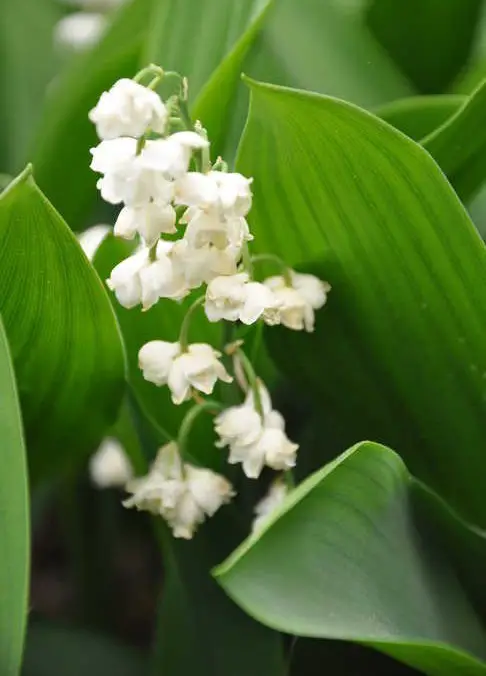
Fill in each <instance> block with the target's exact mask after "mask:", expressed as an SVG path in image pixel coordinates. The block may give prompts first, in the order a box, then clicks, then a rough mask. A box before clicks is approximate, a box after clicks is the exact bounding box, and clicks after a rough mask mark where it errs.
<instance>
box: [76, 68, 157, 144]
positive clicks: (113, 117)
mask: <svg viewBox="0 0 486 676" xmlns="http://www.w3.org/2000/svg"><path fill="white" fill-rule="evenodd" d="M89 119H90V120H91V122H93V123H94V124H95V125H96V132H97V134H98V136H99V138H100V139H103V140H106V139H115V138H118V137H120V136H133V137H135V138H139V137H140V136H143V135H144V134H145V133H146V132H147V131H148V130H152V131H155V132H157V133H159V134H162V133H163V132H164V131H165V127H166V124H167V119H168V112H167V108H166V107H165V105H164V103H163V102H162V100H161V98H160V96H159V95H158V94H157V93H156V92H154V91H153V90H152V89H149V88H148V87H144V86H143V85H141V84H139V83H138V82H135V81H134V80H129V79H128V78H122V79H121V80H118V82H115V84H114V85H113V86H112V87H111V89H110V90H109V91H107V92H103V94H102V95H101V96H100V99H99V101H98V103H97V104H96V106H95V107H94V108H93V109H92V110H91V111H90V113H89Z"/></svg>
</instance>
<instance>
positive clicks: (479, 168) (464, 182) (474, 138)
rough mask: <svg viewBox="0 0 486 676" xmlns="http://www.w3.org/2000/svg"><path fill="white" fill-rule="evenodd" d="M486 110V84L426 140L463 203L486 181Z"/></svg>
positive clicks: (425, 142) (425, 146)
mask: <svg viewBox="0 0 486 676" xmlns="http://www.w3.org/2000/svg"><path fill="white" fill-rule="evenodd" d="M485 108H486V81H484V82H483V83H482V84H481V85H480V86H479V87H478V89H476V91H475V92H473V93H472V94H471V96H470V97H468V98H467V99H466V101H465V102H464V104H463V105H462V106H461V108H460V109H459V110H458V111H457V112H456V113H455V114H454V115H453V116H452V117H450V118H449V119H448V120H446V121H445V122H444V124H443V125H442V126H440V127H439V128H438V129H436V130H435V131H433V132H431V133H430V134H429V135H428V136H427V137H426V138H425V139H423V140H422V145H423V146H424V148H426V149H427V150H428V151H429V153H430V154H431V155H432V156H433V157H434V158H435V159H436V161H437V163H438V164H439V165H440V167H441V169H442V170H443V171H444V173H445V174H446V175H447V177H448V178H449V181H450V182H451V183H452V185H453V186H454V188H455V190H456V192H457V193H458V195H459V196H460V197H461V198H462V199H463V200H466V199H468V198H470V197H471V196H472V195H473V194H474V193H475V192H476V191H477V190H478V188H479V187H480V186H481V184H482V183H483V182H484V181H485V179H486V159H485V156H486V130H485V128H484V124H483V122H484V110H485Z"/></svg>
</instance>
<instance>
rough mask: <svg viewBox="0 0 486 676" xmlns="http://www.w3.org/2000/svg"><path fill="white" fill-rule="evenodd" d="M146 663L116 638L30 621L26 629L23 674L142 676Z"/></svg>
mask: <svg viewBox="0 0 486 676" xmlns="http://www.w3.org/2000/svg"><path fill="white" fill-rule="evenodd" d="M147 666H148V665H147V660H146V659H145V658H144V657H143V656H142V655H141V654H139V652H138V651H136V650H132V649H130V648H128V647H126V646H124V645H121V644H120V643H119V642H117V641H113V640H111V639H109V638H105V637H104V636H101V635H96V634H93V633H90V632H88V631H83V630H80V629H69V628H66V627H61V626H57V625H54V624H49V623H42V622H33V623H32V625H31V626H30V627H29V631H28V632H27V642H26V648H25V659H24V666H23V669H22V676H87V674H89V675H90V676H112V674H113V676H115V674H116V676H143V675H144V674H147V673H148V672H147ZM12 673H13V672H12ZM15 673H18V672H15Z"/></svg>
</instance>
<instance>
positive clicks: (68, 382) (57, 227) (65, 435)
mask: <svg viewBox="0 0 486 676" xmlns="http://www.w3.org/2000/svg"><path fill="white" fill-rule="evenodd" d="M0 282H1V283H0V288H1V292H0V311H1V313H2V315H3V319H4V323H5V329H6V331H7V335H8V338H9V342H10V346H11V350H12V357H13V360H14V364H15V371H16V375H17V382H18V387H19V395H20V401H21V404H22V412H23V418H24V424H25V428H26V436H27V445H28V449H29V467H30V470H31V472H32V475H33V477H34V478H37V477H38V476H39V474H41V473H44V472H45V471H47V470H53V469H54V468H61V467H62V466H66V465H67V464H68V463H73V462H74V461H75V460H76V458H77V456H78V455H79V454H80V453H82V452H85V451H88V450H91V449H92V448H94V447H95V446H96V444H97V443H98V442H99V440H100V438H101V436H102V435H103V434H104V433H105V431H106V430H107V428H108V427H109V426H110V425H111V424H112V423H113V422H114V421H115V418H116V415H117V411H118V407H119V404H120V402H121V398H122V394H123V386H124V355H123V348H122V344H121V340H120V335H119V332H118V327H117V324H116V320H115V317H114V314H113V311H112V309H111V306H110V303H109V300H108V297H107V296H106V293H105V292H104V289H103V287H102V285H101V283H100V281H99V279H98V278H97V276H96V274H95V272H94V270H93V269H92V267H91V265H90V264H89V263H88V261H87V259H86V258H85V256H84V254H83V252H82V250H81V248H80V246H79V244H78V242H77V241H76V238H75V236H74V235H73V234H72V232H71V231H70V230H69V228H68V227H67V225H66V224H65V223H64V221H63V220H62V218H61V217H60V216H59V214H58V213H57V212H56V211H55V209H54V208H53V207H52V205H51V204H50V203H49V202H48V200H47V199H46V198H45V197H44V195H43V194H42V192H41V191H40V190H39V188H38V187H37V185H36V184H35V182H34V179H33V177H32V174H31V169H30V167H28V168H27V169H26V170H25V171H24V172H23V173H22V174H21V175H20V176H19V177H18V178H17V179H16V180H15V181H14V182H13V183H11V184H10V186H9V187H8V188H7V190H5V192H4V193H3V194H2V195H1V197H0Z"/></svg>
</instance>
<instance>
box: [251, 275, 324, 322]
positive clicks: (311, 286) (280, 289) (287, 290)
mask: <svg viewBox="0 0 486 676" xmlns="http://www.w3.org/2000/svg"><path fill="white" fill-rule="evenodd" d="M291 279H292V286H288V285H287V283H286V281H285V279H284V277H283V276H276V277H269V278H268V279H266V280H265V281H264V284H265V286H266V287H267V288H269V289H271V291H272V292H273V293H274V295H275V297H276V298H277V300H278V301H279V303H280V307H279V309H278V312H277V317H274V318H273V319H274V321H273V323H281V324H283V325H284V326H286V327H287V328H288V329H293V330H294V331H302V330H304V329H305V330H306V331H309V332H312V331H313V330H314V321H315V314H314V310H318V309H320V308H321V307H323V305H325V303H326V300H327V294H328V292H329V291H330V290H331V287H330V285H329V284H328V283H327V282H324V281H321V280H320V279H318V278H317V277H314V275H307V274H300V273H298V272H294V271H292V272H291ZM275 320H276V321H275Z"/></svg>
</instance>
